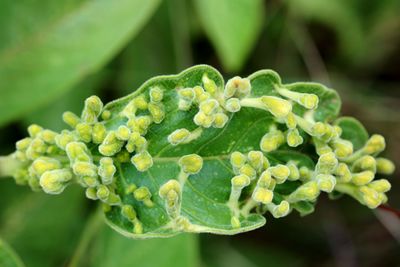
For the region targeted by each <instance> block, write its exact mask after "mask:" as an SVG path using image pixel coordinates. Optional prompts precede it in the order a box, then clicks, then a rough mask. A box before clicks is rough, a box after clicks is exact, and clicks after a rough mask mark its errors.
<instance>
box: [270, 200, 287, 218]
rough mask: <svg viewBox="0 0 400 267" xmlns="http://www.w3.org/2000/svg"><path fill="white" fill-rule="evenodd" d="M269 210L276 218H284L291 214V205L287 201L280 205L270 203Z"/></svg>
mask: <svg viewBox="0 0 400 267" xmlns="http://www.w3.org/2000/svg"><path fill="white" fill-rule="evenodd" d="M268 210H269V211H270V212H271V214H272V216H274V218H282V217H285V216H286V215H288V214H289V212H290V204H289V202H287V201H286V200H283V201H281V203H279V205H275V204H273V203H270V204H268Z"/></svg>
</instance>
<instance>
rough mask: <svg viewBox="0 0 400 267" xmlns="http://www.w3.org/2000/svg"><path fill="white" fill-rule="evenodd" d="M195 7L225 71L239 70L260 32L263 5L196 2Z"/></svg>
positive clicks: (237, 1)
mask: <svg viewBox="0 0 400 267" xmlns="http://www.w3.org/2000/svg"><path fill="white" fill-rule="evenodd" d="M195 7H196V8H197V12H198V14H199V16H200V20H201V22H202V24H203V27H204V30H205V32H206V34H207V35H208V37H209V38H210V40H211V42H212V44H213V45H214V47H215V49H216V51H217V54H218V56H219V58H220V60H221V61H222V64H223V65H224V67H225V69H226V70H227V71H230V72H234V71H238V70H240V69H241V68H242V66H243V64H244V63H245V61H246V59H247V57H248V55H249V54H250V52H251V50H252V49H253V47H254V44H255V42H256V41H257V38H258V35H259V33H260V31H261V30H262V23H263V17H264V12H263V11H264V5H263V2H262V1H260V0H253V1H247V0H218V1H214V0H196V1H195Z"/></svg>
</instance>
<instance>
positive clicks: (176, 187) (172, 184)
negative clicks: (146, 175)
mask: <svg viewBox="0 0 400 267" xmlns="http://www.w3.org/2000/svg"><path fill="white" fill-rule="evenodd" d="M171 191H174V192H175V193H177V194H178V195H179V194H180V192H181V185H180V184H179V182H178V181H177V180H169V181H168V182H166V183H165V184H163V185H162V186H161V187H160V190H159V191H158V193H159V195H160V197H161V198H163V199H166V198H167V197H168V194H169V193H170V192H171Z"/></svg>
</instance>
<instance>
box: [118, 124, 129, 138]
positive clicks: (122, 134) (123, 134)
mask: <svg viewBox="0 0 400 267" xmlns="http://www.w3.org/2000/svg"><path fill="white" fill-rule="evenodd" d="M130 135H131V130H129V128H128V127H126V126H125V125H121V126H119V127H118V129H117V131H116V132H115V136H116V137H117V138H118V139H119V140H122V141H127V140H128V139H129V136H130Z"/></svg>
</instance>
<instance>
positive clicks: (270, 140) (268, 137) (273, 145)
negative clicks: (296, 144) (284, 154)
mask: <svg viewBox="0 0 400 267" xmlns="http://www.w3.org/2000/svg"><path fill="white" fill-rule="evenodd" d="M284 142H285V136H284V135H283V133H282V132H281V131H279V130H274V131H270V132H269V133H266V134H265V135H264V136H263V137H262V139H261V142H260V148H261V150H262V151H264V152H271V151H274V150H276V149H277V148H278V147H279V146H280V145H282V144H283V143H284Z"/></svg>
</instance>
